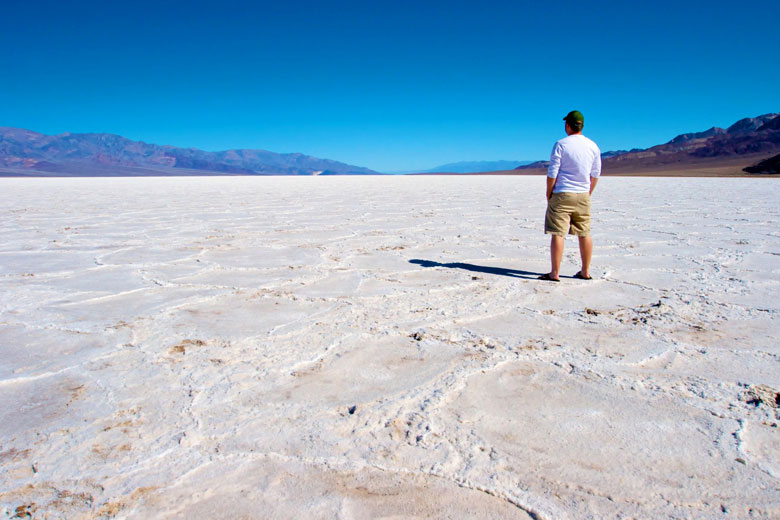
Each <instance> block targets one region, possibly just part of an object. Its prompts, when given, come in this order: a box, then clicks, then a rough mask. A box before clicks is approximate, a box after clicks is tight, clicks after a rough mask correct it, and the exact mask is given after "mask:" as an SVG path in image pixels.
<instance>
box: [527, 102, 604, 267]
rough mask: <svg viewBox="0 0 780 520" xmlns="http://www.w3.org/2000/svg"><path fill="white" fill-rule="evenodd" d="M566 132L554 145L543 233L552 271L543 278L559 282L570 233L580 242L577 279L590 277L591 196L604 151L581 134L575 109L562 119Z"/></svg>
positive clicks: (582, 120) (548, 178)
mask: <svg viewBox="0 0 780 520" xmlns="http://www.w3.org/2000/svg"><path fill="white" fill-rule="evenodd" d="M563 120H564V121H566V127H565V128H566V135H567V137H564V138H563V139H561V140H559V141H558V142H556V143H555V146H553V151H552V154H551V155H550V167H549V169H548V170H547V214H546V215H545V219H544V232H545V233H546V234H550V235H552V237H551V239H550V263H551V265H552V268H551V270H550V272H549V273H547V274H543V275H542V276H540V277H539V279H540V280H549V281H552V282H560V281H561V280H560V278H559V274H560V269H561V258H562V257H563V237H564V236H565V235H566V234H567V233H568V234H570V235H576V236H577V238H578V239H579V241H580V258H581V259H582V267H581V269H580V271H579V272H578V273H577V274H575V275H574V278H579V279H581V280H591V279H592V278H591V276H590V258H591V255H592V254H593V239H592V238H591V236H590V196H591V194H592V193H593V190H594V189H595V188H596V183H597V182H598V180H599V175H601V151H600V150H599V147H598V146H596V143H594V142H593V141H591V140H590V139H588V138H587V137H585V136H584V135H582V127H583V126H584V125H585V118H584V117H582V114H581V113H580V112H579V111H577V110H573V111H571V112H569V113H568V114H567V115H566V117H564V118H563Z"/></svg>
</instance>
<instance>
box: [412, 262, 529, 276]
mask: <svg viewBox="0 0 780 520" xmlns="http://www.w3.org/2000/svg"><path fill="white" fill-rule="evenodd" d="M409 263H410V264H418V265H421V266H422V267H447V268H450V269H463V270H465V271H473V272H476V273H485V274H497V275H501V276H511V277H513V278H525V279H526V280H536V279H537V278H538V277H539V276H540V275H542V274H543V273H534V272H531V271H522V270H520V269H506V268H504V267H488V266H485V265H474V264H465V263H463V262H452V263H449V264H442V263H440V262H434V261H432V260H419V259H417V258H415V259H413V260H409Z"/></svg>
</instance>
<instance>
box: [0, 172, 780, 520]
mask: <svg viewBox="0 0 780 520" xmlns="http://www.w3.org/2000/svg"><path fill="white" fill-rule="evenodd" d="M2 187H3V190H2V196H0V215H2V217H3V218H2V220H1V221H0V232H2V236H3V237H4V240H3V242H2V243H0V286H1V287H2V294H3V298H2V301H1V302H0V313H1V314H0V352H1V353H2V356H0V510H1V511H3V512H4V513H5V514H6V516H8V517H10V516H13V515H14V514H17V513H19V515H22V516H23V515H26V514H28V513H29V514H30V515H32V516H33V517H36V518H37V517H47V518H58V517H62V518H109V517H120V518H150V517H156V518H181V517H205V518H208V517H214V516H217V515H220V516H228V515H230V516H238V517H245V518H269V517H273V518H374V517H393V518H429V517H430V518H541V519H561V518H614V517H620V518H631V517H639V518H650V517H652V518H689V517H690V518H722V517H723V512H724V511H727V512H728V516H729V518H777V517H779V516H780V428H779V427H778V424H780V412H778V408H777V407H775V406H773V405H772V400H771V398H770V397H771V396H772V395H775V394H773V393H772V392H777V389H780V349H779V347H778V344H777V337H778V336H779V335H780V334H778V333H779V332H780V327H779V326H778V325H779V324H780V306H779V305H778V300H777V294H778V290H779V289H780V276H778V275H780V255H779V253H780V233H778V232H777V224H776V223H777V222H778V221H780V206H778V204H777V201H778V200H780V197H779V195H780V185H778V184H777V183H776V182H773V181H771V180H759V179H627V178H607V179H605V180H604V181H602V183H600V184H599V188H598V190H597V191H596V194H595V197H594V199H593V206H594V208H593V209H594V223H593V228H594V239H595V244H596V246H595V253H594V262H593V269H594V274H595V276H594V280H593V281H591V282H583V281H579V280H574V279H571V278H567V277H566V276H565V275H566V274H573V273H574V272H576V271H577V270H578V265H577V264H576V262H577V259H578V253H577V250H576V242H574V241H573V240H568V241H567V245H566V248H567V249H566V252H565V255H564V277H563V282H562V283H560V284H549V283H544V282H539V281H536V280H534V279H533V278H534V275H535V274H536V273H543V272H546V270H547V267H548V261H547V258H548V254H549V252H548V240H547V239H546V238H545V236H544V235H543V234H542V233H541V227H542V224H541V220H542V217H543V213H544V200H543V198H542V197H541V196H540V194H541V193H542V190H543V184H540V180H539V179H538V178H512V177H364V178H362V177H349V178H334V177H331V178H284V177H282V178H276V177H274V178H251V177H231V178H152V179H150V178H147V179H122V178H119V179H45V180H44V179H3V180H2ZM724 193H728V194H729V196H728V197H724V196H723V194H724ZM760 385H763V386H760ZM757 389H760V391H761V392H763V393H762V394H761V395H768V396H770V397H767V398H766V399H763V400H757V399H756V398H755V395H756V391H757ZM17 508H18V509H17Z"/></svg>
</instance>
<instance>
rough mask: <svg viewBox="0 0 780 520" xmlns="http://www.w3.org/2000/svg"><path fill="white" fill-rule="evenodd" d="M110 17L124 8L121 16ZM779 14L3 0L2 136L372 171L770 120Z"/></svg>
mask: <svg viewBox="0 0 780 520" xmlns="http://www.w3.org/2000/svg"><path fill="white" fill-rule="evenodd" d="M114 4H117V5H114ZM778 19H780V2H777V0H772V1H752V2H751V1H748V2H741V3H735V2H719V1H709V2H704V1H701V2H698V1H697V2H685V1H675V2H666V1H656V2H625V1H610V2H598V1H596V2H565V1H564V2H538V1H537V2H523V1H514V2H491V1H482V2H475V1H461V2H458V1H447V2H439V1H431V2H425V1H422V0H417V1H405V0H396V1H393V2H383V1H375V2H366V1H360V2H348V1H328V2H323V1H317V2H314V1H312V2H308V1H307V2H299V1H295V0H291V1H286V2H273V3H270V2H268V3H266V2H231V1H222V2H198V1H190V2H166V1H160V2H132V3H128V2H121V3H119V2H117V3H114V2H102V1H101V2H88V1H84V2H9V3H7V4H6V5H5V6H4V8H3V14H2V16H0V45H2V52H0V71H2V76H0V95H2V100H3V103H2V105H0V126H15V127H22V128H28V129H31V130H36V131H39V132H43V133H61V132H65V131H71V132H110V133H115V134H120V135H124V136H126V137H129V138H131V139H138V140H143V141H147V142H153V143H158V144H172V145H176V146H188V147H189V146H192V147H196V148H202V149H205V150H222V149H228V148H262V149H266V150H271V151H275V152H302V153H306V154H309V155H314V156H318V157H326V158H331V159H336V160H340V161H344V162H348V163H351V164H357V165H361V166H367V167H369V168H373V169H375V170H379V171H394V170H413V169H425V168H429V167H433V166H436V165H439V164H443V163H449V162H455V161H462V160H497V159H518V160H534V159H542V158H546V157H547V156H548V154H549V151H550V149H551V147H552V143H553V141H555V140H556V139H558V138H560V137H562V136H563V124H562V122H561V118H562V117H563V116H564V115H565V114H566V113H567V112H568V111H569V110H572V109H578V110H581V111H582V112H583V113H584V115H585V133H586V135H589V136H591V137H592V138H594V139H595V140H596V142H597V143H598V144H599V145H600V147H601V148H602V150H604V151H606V150H614V149H622V148H633V147H646V146H651V145H654V144H658V143H660V142H665V141H667V140H669V139H671V138H672V137H674V136H675V135H676V134H678V133H682V132H686V131H698V130H705V129H707V128H709V127H710V126H713V125H714V126H728V125H729V124H731V123H733V122H734V121H735V120H737V119H739V118H742V117H745V116H755V115H759V114H763V113H767V112H778V111H780V87H778V85H780V67H778V63H780V45H779V44H778V42H777V35H776V31H774V29H773V24H774V23H775V22H776V20H778Z"/></svg>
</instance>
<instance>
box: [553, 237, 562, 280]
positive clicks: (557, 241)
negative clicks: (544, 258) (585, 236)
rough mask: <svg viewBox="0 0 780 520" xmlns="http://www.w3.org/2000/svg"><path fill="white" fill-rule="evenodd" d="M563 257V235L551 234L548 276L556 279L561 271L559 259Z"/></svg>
mask: <svg viewBox="0 0 780 520" xmlns="http://www.w3.org/2000/svg"><path fill="white" fill-rule="evenodd" d="M562 258H563V237H559V236H557V235H552V236H551V237H550V263H551V265H552V269H551V270H550V278H552V279H554V280H557V279H558V275H559V274H560V272H561V259H562Z"/></svg>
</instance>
